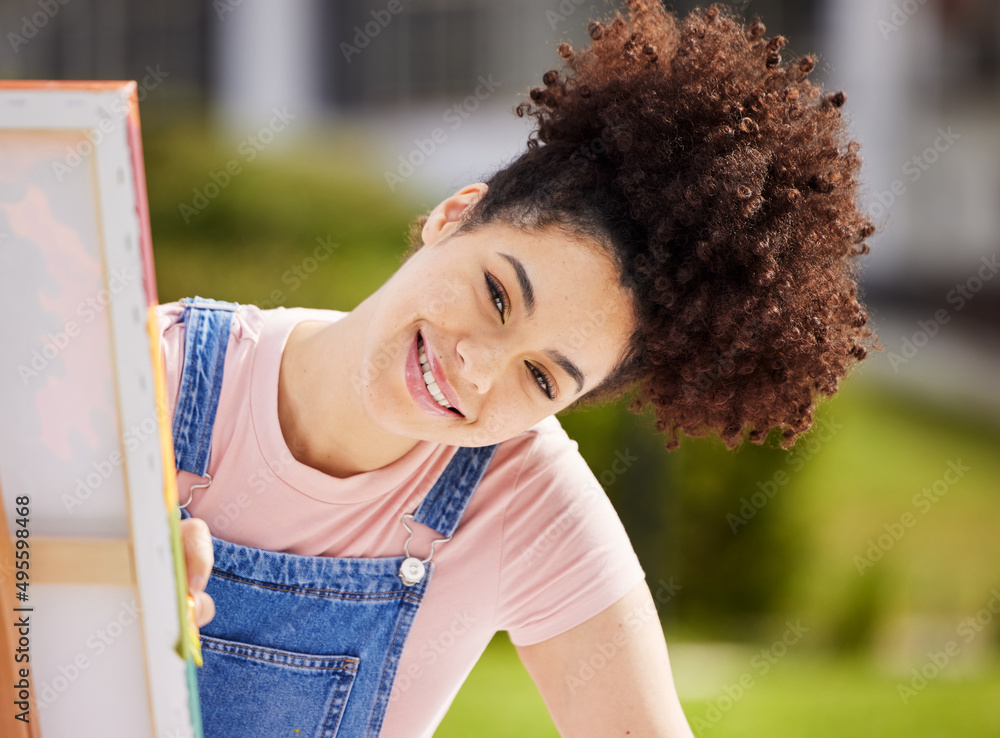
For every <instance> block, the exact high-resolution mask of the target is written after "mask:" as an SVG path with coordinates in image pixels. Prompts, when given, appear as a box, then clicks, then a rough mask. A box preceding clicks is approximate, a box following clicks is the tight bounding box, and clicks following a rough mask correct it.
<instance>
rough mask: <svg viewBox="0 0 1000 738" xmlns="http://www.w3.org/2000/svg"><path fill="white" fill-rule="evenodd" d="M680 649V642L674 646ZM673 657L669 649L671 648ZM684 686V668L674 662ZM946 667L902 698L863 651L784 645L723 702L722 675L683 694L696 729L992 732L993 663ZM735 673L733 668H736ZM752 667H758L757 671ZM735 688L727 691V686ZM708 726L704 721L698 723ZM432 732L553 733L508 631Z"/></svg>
mask: <svg viewBox="0 0 1000 738" xmlns="http://www.w3.org/2000/svg"><path fill="white" fill-rule="evenodd" d="M680 650H681V649H680V648H678V651H680ZM675 660H676V657H675ZM674 671H675V674H674V677H675V680H676V682H677V684H678V689H679V691H680V692H681V694H682V697H683V693H684V683H685V671H684V670H683V668H681V665H680V664H675V665H674ZM946 673H947V669H946V670H945V672H943V673H942V675H941V676H939V677H938V678H937V679H935V680H932V681H931V682H930V683H929V684H928V686H927V687H926V688H925V689H923V690H922V691H920V692H919V693H918V694H917V696H916V697H913V698H911V699H910V701H909V703H908V704H906V705H904V704H903V702H902V699H901V698H900V696H899V694H898V693H897V689H896V685H897V684H898V679H896V678H894V677H889V676H885V675H882V674H880V673H878V672H877V671H876V670H875V669H874V668H873V667H872V666H871V665H870V664H869V663H868V662H866V661H864V660H850V659H833V658H818V659H808V660H807V659H804V658H797V657H795V656H792V655H789V656H788V657H786V658H785V659H783V660H782V661H780V662H779V663H778V664H776V665H775V666H774V668H773V669H772V670H771V671H770V672H769V673H767V674H765V675H764V676H761V677H759V678H756V681H755V685H754V686H753V687H751V688H750V689H749V690H747V691H746V693H745V694H744V695H743V696H742V697H741V698H740V699H738V700H737V701H736V702H735V704H733V705H732V706H731V707H729V708H728V709H726V710H724V711H723V710H719V711H718V712H717V713H713V712H712V711H711V710H712V708H713V707H716V708H718V707H728V705H727V703H726V702H725V700H723V701H722V702H721V705H720V703H719V698H720V697H723V696H724V694H725V693H724V692H723V686H724V685H723V684H720V685H719V690H718V697H716V698H713V699H712V700H711V701H696V700H689V699H682V704H683V706H684V712H685V714H686V715H687V717H688V721H689V722H691V723H692V725H701V724H700V723H697V722H696V719H697V720H701V721H704V723H705V725H701V727H695V728H694V733H695V735H696V736H698V738H765V737H766V738H770V737H771V736H809V738H844V737H845V736H866V737H869V736H870V737H872V738H897V737H898V738H903V737H904V736H905V737H906V738H996V736H998V735H1000V709H998V707H997V696H998V695H1000V670H993V671H992V672H990V673H988V674H984V675H980V676H979V677H977V678H975V679H949V678H947V677H946ZM734 676H738V675H734ZM755 676H756V675H755ZM734 693H735V692H734ZM706 726H707V727H706ZM434 735H435V737H436V738H468V736H476V738H507V736H512V735H516V736H519V737H520V738H556V737H557V736H558V735H559V734H558V732H557V731H556V729H555V727H554V726H553V724H552V721H551V720H550V719H549V717H548V713H547V712H546V710H545V705H544V703H543V702H542V700H541V697H540V696H539V694H538V691H537V690H536V689H535V686H534V683H533V682H532V681H531V678H530V677H529V676H528V674H527V672H525V671H524V668H523V667H522V666H521V662H520V660H519V659H518V657H517V652H516V651H515V650H514V647H513V646H512V645H511V644H510V641H509V640H508V639H507V636H506V634H503V633H500V634H497V636H496V637H494V639H493V641H492V642H491V643H490V645H489V647H488V648H487V650H486V653H485V654H484V655H483V658H482V659H481V660H480V662H479V664H477V665H476V668H475V669H473V671H472V673H471V674H470V675H469V679H468V681H466V683H465V685H464V686H463V687H462V690H461V691H460V692H459V694H458V696H457V697H456V699H455V702H454V703H453V705H452V708H451V710H450V711H449V713H448V715H447V716H446V717H445V719H444V721H443V722H442V723H441V726H440V727H439V728H438V730H437V732H436V733H435V734H434Z"/></svg>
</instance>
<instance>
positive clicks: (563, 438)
mask: <svg viewBox="0 0 1000 738" xmlns="http://www.w3.org/2000/svg"><path fill="white" fill-rule="evenodd" d="M500 569H501V571H500V592H499V597H498V604H497V618H498V626H499V627H498V629H500V630H506V631H507V632H508V634H509V636H510V639H511V642H512V643H514V645H516V646H526V645H530V644H532V643H538V642H539V641H544V640H546V639H548V638H552V637H554V636H557V635H559V634H560V633H563V632H565V631H567V630H569V629H571V628H573V627H575V626H577V625H579V624H580V623H582V622H584V621H586V620H588V619H589V618H591V617H593V616H594V615H596V614H598V613H599V612H601V611H602V610H604V609H606V608H607V607H609V606H610V605H612V604H614V603H615V602H617V601H618V600H619V599H621V598H622V597H623V596H625V595H626V594H627V593H628V592H629V591H631V590H632V589H633V588H634V587H635V586H636V585H638V584H639V583H640V582H642V581H643V580H644V579H645V572H643V569H642V566H641V565H640V563H639V559H638V557H637V556H636V554H635V550H634V549H633V548H632V543H631V541H630V540H629V538H628V534H627V533H626V531H625V528H624V526H623V525H622V523H621V520H620V519H619V517H618V514H617V512H616V511H615V509H614V507H613V506H612V505H611V501H610V500H609V499H608V497H607V495H606V494H605V493H604V489H603V488H602V487H601V485H600V484H599V483H598V481H597V478H596V477H595V476H594V474H593V472H592V471H591V470H590V467H589V466H587V462H586V461H585V460H584V459H583V457H582V456H581V455H580V453H579V450H578V446H577V443H576V442H575V441H573V440H572V439H570V438H569V436H567V435H566V433H565V431H563V430H562V428H561V427H557V428H556V429H555V430H545V431H541V432H539V434H538V437H537V439H536V442H535V443H534V445H533V446H532V448H531V451H530V452H529V455H528V457H527V458H526V460H525V464H524V467H523V469H522V471H521V474H520V477H519V478H518V482H517V489H516V491H515V493H514V494H513V496H512V497H511V501H510V503H509V504H508V506H507V511H506V513H505V516H504V528H503V553H502V556H501V562H500Z"/></svg>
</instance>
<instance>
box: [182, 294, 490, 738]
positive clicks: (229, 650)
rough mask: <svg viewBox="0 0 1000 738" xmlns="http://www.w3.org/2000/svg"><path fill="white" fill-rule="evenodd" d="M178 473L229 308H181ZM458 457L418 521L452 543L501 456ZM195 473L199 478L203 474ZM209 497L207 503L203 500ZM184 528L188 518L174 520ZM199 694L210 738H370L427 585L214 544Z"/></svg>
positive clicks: (216, 362) (188, 466) (203, 407)
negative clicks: (210, 612) (210, 613)
mask: <svg viewBox="0 0 1000 738" xmlns="http://www.w3.org/2000/svg"><path fill="white" fill-rule="evenodd" d="M185 305H186V308H185V311H184V317H183V320H184V321H185V323H186V328H185V331H186V332H190V333H189V335H188V336H187V339H186V341H185V354H184V367H183V370H182V377H181V390H180V394H179V395H178V401H177V410H176V412H175V417H174V445H175V454H176V457H177V467H178V469H182V468H183V469H185V470H186V471H191V472H192V473H195V474H200V475H204V474H205V471H206V469H207V465H208V454H209V450H210V448H211V440H212V425H213V423H214V419H215V410H216V405H217V403H218V397H219V388H220V387H221V376H222V367H223V364H224V361H225V351H226V345H227V344H228V340H229V325H230V320H231V318H232V312H231V311H232V310H233V309H235V307H236V306H235V305H233V304H231V303H220V302H216V301H214V300H203V299H201V298H195V299H194V300H193V301H185ZM496 448H497V447H496V446H495V445H494V446H486V447H481V448H459V449H458V450H457V451H456V452H455V455H454V457H453V458H452V460H451V462H450V463H449V464H448V466H447V467H446V468H445V470H444V472H443V473H442V474H441V477H440V478H439V479H438V480H437V481H436V482H435V483H434V485H433V487H432V488H431V491H430V492H429V493H428V494H427V496H426V497H425V498H424V500H423V502H422V503H421V504H420V505H419V506H418V508H417V511H416V513H415V515H414V519H415V520H416V521H418V522H420V523H423V524H425V525H427V526H429V527H430V528H432V529H434V530H436V531H438V532H439V533H441V534H442V536H445V537H448V536H451V535H452V534H453V533H454V532H455V530H456V528H457V526H458V523H459V521H460V519H461V517H462V514H463V513H464V511H465V508H466V506H467V505H468V503H469V500H470V499H471V498H472V494H473V493H474V492H475V490H476V487H477V486H478V484H479V482H480V480H481V479H482V477H483V475H484V474H485V473H486V469H487V467H488V465H489V463H490V460H491V459H492V458H493V454H494V453H495V452H496ZM199 470H200V471H199ZM210 492H211V488H209V490H208V491H206V492H204V493H203V494H210ZM181 515H182V517H189V514H188V512H187V510H181ZM212 543H213V547H214V552H215V565H214V568H213V569H212V576H211V577H210V579H209V582H208V586H207V587H206V591H207V592H208V594H210V595H211V596H212V598H213V599H214V600H215V606H216V615H215V618H214V619H213V620H212V621H211V622H210V623H209V624H208V625H206V626H205V627H204V628H202V630H201V640H202V653H203V656H204V666H203V667H202V668H201V669H199V670H198V693H199V699H200V702H201V713H202V721H203V729H204V734H205V737H206V738H217V737H225V738H228V737H229V736H233V737H234V738H235V737H237V736H238V737H239V738H246V737H247V736H300V737H302V738H305V737H307V736H309V737H313V736H314V737H316V738H319V737H321V736H322V737H323V738H333V736H338V737H339V738H355V736H365V737H366V738H375V737H376V736H378V734H379V732H380V731H381V729H382V723H383V720H384V718H385V711H386V707H387V706H388V703H389V696H390V693H391V691H392V685H393V682H394V680H395V678H396V670H397V667H398V665H399V659H400V656H401V654H402V652H403V647H404V645H405V644H406V639H407V637H408V635H409V632H410V628H411V626H412V624H413V619H414V617H415V616H416V614H417V609H418V608H419V607H420V603H421V602H422V600H423V596H424V594H425V592H426V591H427V587H428V586H429V584H430V581H431V579H432V577H433V573H434V566H435V564H434V562H433V561H428V562H427V564H426V567H427V570H426V573H425V575H424V577H423V578H422V579H421V580H420V581H418V582H417V583H416V584H413V585H410V586H406V585H405V584H404V583H403V581H402V579H401V578H400V573H399V571H400V567H401V566H402V563H403V561H404V557H403V556H395V557H387V558H371V559H347V558H333V557H325V556H320V557H315V556H299V555H296V554H288V553H279V552H275V551H267V550H264V549H259V548H251V547H248V546H241V545H238V544H235V543H230V542H228V541H223V540H220V539H218V538H213V539H212Z"/></svg>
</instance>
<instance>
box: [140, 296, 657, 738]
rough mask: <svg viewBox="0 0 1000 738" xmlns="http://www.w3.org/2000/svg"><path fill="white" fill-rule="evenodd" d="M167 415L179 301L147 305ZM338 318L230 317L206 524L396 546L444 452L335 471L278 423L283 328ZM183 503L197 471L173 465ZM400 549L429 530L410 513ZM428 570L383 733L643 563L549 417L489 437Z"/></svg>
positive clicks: (419, 721) (605, 599)
mask: <svg viewBox="0 0 1000 738" xmlns="http://www.w3.org/2000/svg"><path fill="white" fill-rule="evenodd" d="M156 310H157V314H158V317H159V328H160V331H161V334H162V337H163V338H162V342H161V346H162V351H163V360H164V366H165V370H166V379H167V392H168V401H169V405H170V411H171V417H172V416H173V411H174V407H175V404H176V400H177V392H178V388H179V386H180V372H181V368H182V362H183V358H184V324H183V323H178V322H177V320H178V318H179V317H180V316H181V313H182V312H183V307H182V306H181V305H179V304H178V303H168V304H165V305H160V306H159V307H157V308H156ZM343 315H345V313H342V312H337V311H332V310H316V309H310V308H276V309H274V310H263V311H262V310H260V309H259V308H257V307H256V306H253V305H247V306H243V307H241V308H240V310H238V311H237V312H236V313H235V314H234V318H233V322H232V329H231V334H230V339H229V345H228V348H227V353H226V363H225V367H224V373H223V383H222V394H221V397H220V400H219V408H218V412H217V415H216V420H215V430H214V434H213V437H212V453H211V461H210V463H209V474H211V476H212V479H213V481H212V484H211V486H210V487H208V488H207V489H201V490H197V491H196V492H195V496H194V500H193V501H192V502H191V503H190V505H189V506H188V508H187V509H188V510H189V511H190V512H191V514H192V515H194V516H195V517H198V518H202V519H203V520H204V521H205V522H206V523H208V526H209V528H210V529H211V531H212V535H214V536H216V537H217V538H221V539H224V540H227V541H232V542H234V543H238V544H242V545H245V546H253V547H256V548H264V549H270V550H274V551H284V552H289V553H295V554H304V555H310V556H335V557H348V558H356V557H361V558H374V557H389V556H401V555H402V554H403V543H404V541H405V540H406V538H407V535H408V534H407V532H406V530H405V529H404V528H403V526H402V524H401V523H400V515H401V514H402V513H404V512H411V513H412V512H415V511H416V508H417V506H418V504H419V502H420V501H421V499H422V498H423V497H424V496H425V495H426V494H427V492H428V491H429V490H430V487H431V485H432V484H433V483H434V481H435V480H436V479H437V477H438V476H439V475H440V474H441V472H442V471H443V470H444V468H445V466H446V465H447V464H448V461H449V460H450V459H451V457H452V455H453V454H454V452H455V449H456V447H454V446H444V445H441V444H437V443H432V442H429V441H421V442H419V443H417V445H416V446H415V447H414V448H413V449H412V450H411V451H410V452H408V453H407V454H406V455H405V456H403V457H402V458H400V459H398V460H397V461H394V462H393V463H391V464H389V465H388V466H385V467H382V468H381V469H376V470H374V471H371V472H366V473H363V474H357V475H355V476H352V477H348V478H346V479H338V478H336V477H331V476H329V475H327V474H324V473H323V472H320V471H318V470H316V469H313V468H312V467H309V466H306V465H305V464H302V463H300V462H298V461H296V460H295V459H294V458H293V456H292V454H291V451H289V449H288V447H287V445H286V444H285V441H284V437H283V436H282V433H281V428H280V426H279V424H278V369H279V366H280V361H281V354H282V351H283V350H284V347H285V342H286V341H287V339H288V336H289V334H290V333H291V332H292V329H293V328H294V327H295V325H296V324H298V323H299V322H300V321H303V320H326V321H336V320H338V319H339V318H341V317H342V316H343ZM177 480H178V494H179V496H180V499H181V501H182V502H183V501H184V500H187V499H188V490H189V488H190V486H191V485H192V484H198V483H200V482H203V481H204V480H203V479H202V478H200V477H197V476H195V475H193V474H189V473H188V472H178V474H177ZM409 525H410V527H411V528H413V529H414V530H415V531H416V535H415V536H414V538H413V540H412V541H411V542H410V554H411V555H415V556H419V557H420V558H427V555H428V553H429V551H430V548H429V546H430V541H432V540H434V539H435V538H438V537H440V536H439V535H438V534H436V533H435V532H434V531H432V530H431V529H430V528H428V527H426V526H423V525H421V524H419V523H414V522H412V521H410V522H409ZM433 560H434V562H435V571H434V577H433V579H432V580H431V584H430V586H429V587H428V590H427V594H426V596H425V598H424V601H423V604H422V605H421V606H420V609H419V610H418V612H417V616H416V618H415V620H414V623H413V627H412V630H411V632H410V636H409V638H408V640H407V642H406V646H405V648H404V650H403V654H402V658H401V661H400V664H399V670H398V672H397V676H396V683H395V687H394V689H393V693H392V697H391V699H390V701H389V706H388V710H387V713H386V717H385V724H384V728H383V731H382V735H383V736H384V738H414V737H415V736H431V735H432V734H433V732H434V730H435V728H436V727H437V725H438V724H439V723H440V722H441V720H442V718H443V717H444V715H445V713H446V711H447V710H448V707H449V705H450V704H451V702H452V700H453V699H454V697H455V695H456V694H457V692H458V690H459V688H460V687H461V685H462V683H463V682H464V681H465V679H466V677H467V676H468V674H469V672H470V671H471V670H472V667H473V666H474V665H475V663H476V661H477V660H478V659H479V656H480V655H481V654H482V652H483V650H484V649H485V648H486V645H487V644H488V643H489V641H490V639H491V638H492V636H493V635H494V633H496V632H497V631H500V630H506V631H507V632H508V634H509V636H510V639H511V641H512V642H513V643H514V644H515V645H518V646H522V645H528V644H532V643H537V642H539V641H543V640H545V639H547V638H552V637H553V636H556V635H559V634H560V633H563V632H565V631H567V630H569V629H570V628H572V627H574V626H576V625H579V624H580V623H582V622H583V621H585V620H587V619H588V618H590V617H592V616H593V615H596V614H597V613H599V612H600V611H601V610H604V609H605V608H607V607H608V606H610V605H611V604H613V603H614V602H616V601H617V600H619V599H620V598H621V597H622V596H624V595H625V594H626V593H627V592H629V591H630V590H631V589H632V588H634V587H635V586H636V585H638V584H639V583H640V582H642V581H643V579H644V577H645V574H644V572H643V570H642V567H641V566H640V564H639V560H638V558H637V557H636V555H635V552H634V550H633V548H632V545H631V543H630V541H629V539H628V536H627V534H626V532H625V529H624V528H623V526H622V524H621V521H620V520H619V518H618V516H617V514H616V512H615V510H614V508H613V507H612V506H611V503H610V501H609V500H608V498H607V496H606V495H605V493H604V490H603V489H602V488H601V486H600V484H599V483H598V481H597V479H596V478H595V477H594V474H593V473H592V472H591V470H590V468H589V467H588V466H587V464H586V462H585V461H584V460H583V458H582V457H581V456H580V454H579V452H578V450H577V444H576V442H575V441H573V440H571V439H570V438H569V437H568V436H567V435H566V432H565V431H564V430H563V429H562V426H561V425H560V424H559V421H558V420H557V418H556V417H555V416H550V417H548V418H546V419H545V420H543V421H542V422H540V423H538V424H537V425H536V426H534V427H533V428H531V429H529V430H527V431H525V432H524V433H522V434H521V435H519V436H517V437H516V438H512V439H510V440H509V441H505V442H504V443H501V444H500V446H499V448H498V449H497V452H496V455H495V456H494V457H493V460H492V461H491V462H490V465H489V467H488V469H487V472H486V474H485V476H484V477H483V479H482V481H481V482H480V485H479V487H478V489H477V490H476V492H475V493H474V494H473V496H472V499H471V501H470V502H469V505H468V507H467V508H466V511H465V514H464V515H463V516H462V520H461V522H460V524H459V526H458V529H457V530H456V531H455V535H454V537H453V538H452V540H450V541H448V542H447V543H444V544H438V545H437V546H435V550H434V559H433Z"/></svg>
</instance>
